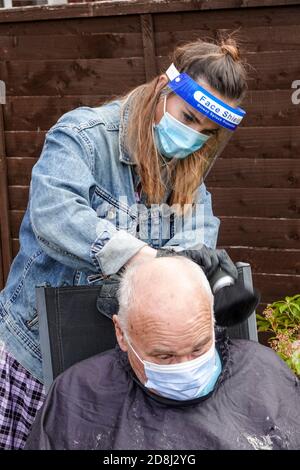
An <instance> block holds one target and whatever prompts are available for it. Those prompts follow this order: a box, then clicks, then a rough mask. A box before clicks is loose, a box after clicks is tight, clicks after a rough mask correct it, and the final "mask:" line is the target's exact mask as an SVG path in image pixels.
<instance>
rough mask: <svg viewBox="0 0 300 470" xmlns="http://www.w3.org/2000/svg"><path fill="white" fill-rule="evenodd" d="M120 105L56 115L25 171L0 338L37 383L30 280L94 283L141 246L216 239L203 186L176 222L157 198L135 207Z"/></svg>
mask: <svg viewBox="0 0 300 470" xmlns="http://www.w3.org/2000/svg"><path fill="white" fill-rule="evenodd" d="M129 109H130V108H129V105H127V106H121V102H120V101H115V102H113V103H109V104H107V105H104V106H100V107H95V108H91V107H86V106H83V107H79V108H77V109H74V110H72V111H70V112H68V113H66V114H64V115H63V116H62V117H61V118H60V119H59V120H58V121H57V123H56V124H55V125H54V126H53V127H52V128H51V129H50V130H49V131H48V132H47V134H46V139H45V142H44V146H43V149H42V153H41V156H40V158H39V160H38V162H37V163H36V164H35V166H34V168H33V171H32V180H31V185H30V193H29V202H28V207H27V210H26V213H25V216H24V219H23V221H22V224H21V229H20V236H19V239H20V251H19V253H18V255H17V256H16V257H15V259H14V261H13V263H12V266H11V270H10V274H9V277H8V280H7V283H6V287H5V289H4V290H3V291H2V292H1V293H0V342H1V341H3V342H4V343H5V347H6V349H7V350H8V352H10V353H11V354H12V355H13V356H14V357H15V358H16V359H17V360H18V361H19V362H20V363H21V364H22V365H23V366H24V367H25V368H26V369H27V370H29V371H30V372H31V373H32V374H33V375H34V376H35V377H36V378H38V379H39V380H42V379H43V374H42V362H41V352H40V346H39V334H38V316H37V310H36V302H35V287H36V286H66V285H72V286H74V285H75V286H76V285H89V284H90V285H94V284H95V283H96V284H97V283H100V282H101V279H102V278H103V276H107V275H109V274H111V273H114V272H117V271H118V270H119V269H120V268H121V267H122V266H123V265H124V264H125V263H126V262H127V261H128V260H129V259H130V258H131V257H132V256H133V255H135V254H136V253H137V252H138V251H139V250H140V249H141V248H142V247H143V246H145V245H146V244H149V245H150V246H152V247H154V248H157V247H162V246H164V247H166V248H168V247H170V246H174V247H175V249H177V250H181V249H185V248H193V247H195V248H196V247H197V246H200V245H201V243H204V244H206V245H207V246H209V247H212V248H214V247H215V246H216V241H217V234H218V228H219V224H220V222H219V219H218V218H216V217H215V216H214V215H213V213H212V207H211V196H210V193H209V192H207V190H206V188H205V185H204V184H201V185H200V186H199V188H198V191H197V201H198V202H199V204H198V206H199V207H200V210H199V211H198V212H199V213H200V215H199V213H198V216H197V217H196V215H195V213H194V212H192V213H190V215H189V216H188V217H185V218H184V224H183V223H182V221H183V218H182V217H181V218H180V217H177V216H174V213H172V211H168V209H167V206H166V205H165V206H164V207H163V205H161V206H154V207H151V208H150V207H146V205H144V206H143V205H141V207H142V209H141V210H140V208H139V206H138V205H137V204H136V203H137V202H138V201H137V196H136V187H137V184H138V183H139V177H138V176H137V173H136V172H135V171H134V167H135V164H134V162H133V161H132V158H131V156H130V154H129V152H128V151H127V148H126V143H125V136H126V132H127V122H128V113H129ZM167 200H168V191H166V195H165V198H164V201H165V202H166V201H167ZM142 201H143V196H142ZM166 220H167V223H165V224H164V221H166ZM168 229H169V230H168Z"/></svg>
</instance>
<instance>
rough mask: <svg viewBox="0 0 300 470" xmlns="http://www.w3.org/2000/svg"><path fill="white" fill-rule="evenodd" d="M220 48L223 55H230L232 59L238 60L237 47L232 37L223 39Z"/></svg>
mask: <svg viewBox="0 0 300 470" xmlns="http://www.w3.org/2000/svg"><path fill="white" fill-rule="evenodd" d="M220 48H221V52H222V53H223V54H224V55H227V54H228V55H230V56H231V57H232V59H233V60H235V61H238V60H239V59H240V52H239V48H238V46H237V43H236V42H235V40H234V39H230V38H228V39H227V40H226V41H223V42H222V43H221V46H220Z"/></svg>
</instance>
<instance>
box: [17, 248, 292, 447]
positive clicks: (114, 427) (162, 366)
mask: <svg viewBox="0 0 300 470" xmlns="http://www.w3.org/2000/svg"><path fill="white" fill-rule="evenodd" d="M119 305H120V309H119V314H118V316H117V315H115V316H114V317H113V321H114V325H115V331H116V336H117V340H118V347H117V348H116V349H115V350H112V351H108V352H106V353H103V354H100V355H97V356H94V357H92V358H90V359H87V360H85V361H83V362H81V363H79V364H76V365H75V366H73V367H71V368H70V369H68V370H67V371H66V372H64V373H63V374H62V375H60V376H59V377H58V378H57V379H56V380H55V382H54V384H53V385H52V387H51V389H50V392H49V395H48V397H47V399H46V402H45V404H44V406H43V408H42V409H41V410H40V411H39V414H38V417H37V419H36V421H35V423H34V425H33V428H32V432H31V434H30V437H29V440H28V442H27V445H26V448H27V449H105V450H108V449H168V450H171V449H189V450H191V449H297V448H299V447H300V396H299V382H298V380H297V378H296V377H295V376H294V375H293V374H292V372H291V371H290V370H289V369H288V368H287V367H286V365H285V364H284V363H283V362H282V361H281V360H280V358H279V357H278V356H277V355H276V354H275V353H274V352H273V351H272V350H270V349H268V348H266V347H264V346H261V345H259V344H257V343H255V342H251V341H246V340H233V341H230V340H229V339H228V338H227V337H226V334H225V333H224V330H222V329H220V328H215V326H214V316H213V296H212V293H211V290H210V287H209V284H208V281H207V279H206V277H205V275H204V273H203V271H202V270H201V268H200V267H199V266H197V265H196V264H195V263H193V262H192V261H190V260H188V259H186V258H183V257H173V258H156V259H153V260H151V261H149V262H145V263H143V264H135V265H133V266H132V267H131V268H129V269H128V270H127V271H126V272H125V274H124V275H123V279H122V282H121V286H120V291H119Z"/></svg>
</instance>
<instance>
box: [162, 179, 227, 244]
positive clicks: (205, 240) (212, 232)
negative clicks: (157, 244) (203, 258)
mask: <svg viewBox="0 0 300 470" xmlns="http://www.w3.org/2000/svg"><path fill="white" fill-rule="evenodd" d="M219 226H220V220H219V219H218V218H217V217H216V216H214V214H213V211H212V204H211V194H210V193H209V192H208V191H207V189H206V186H205V184H204V183H202V184H201V185H200V186H199V188H198V190H197V194H196V199H195V205H194V207H193V209H192V210H191V211H190V212H188V213H187V214H186V215H184V216H183V217H176V218H175V224H174V227H175V230H174V236H173V237H172V238H171V239H170V240H169V241H168V242H167V243H166V244H165V245H164V246H163V247H162V248H168V247H170V248H172V249H174V250H176V251H181V250H186V249H199V248H201V247H202V246H203V245H206V246H208V247H209V248H216V245H217V239H218V232H219Z"/></svg>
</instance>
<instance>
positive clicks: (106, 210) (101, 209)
mask: <svg viewBox="0 0 300 470" xmlns="http://www.w3.org/2000/svg"><path fill="white" fill-rule="evenodd" d="M91 204H92V208H93V209H94V210H95V211H96V213H97V216H98V217H100V218H101V219H104V220H106V221H107V222H110V223H112V224H113V225H115V227H116V228H117V229H118V230H127V231H128V232H132V231H135V226H136V219H137V215H136V213H135V212H134V211H133V210H132V209H131V208H130V206H129V204H128V202H127V198H126V196H121V197H119V198H116V197H114V196H113V195H112V194H110V193H109V192H108V191H106V190H105V189H103V188H100V187H99V186H96V188H95V191H94V194H93V197H92V201H91Z"/></svg>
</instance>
